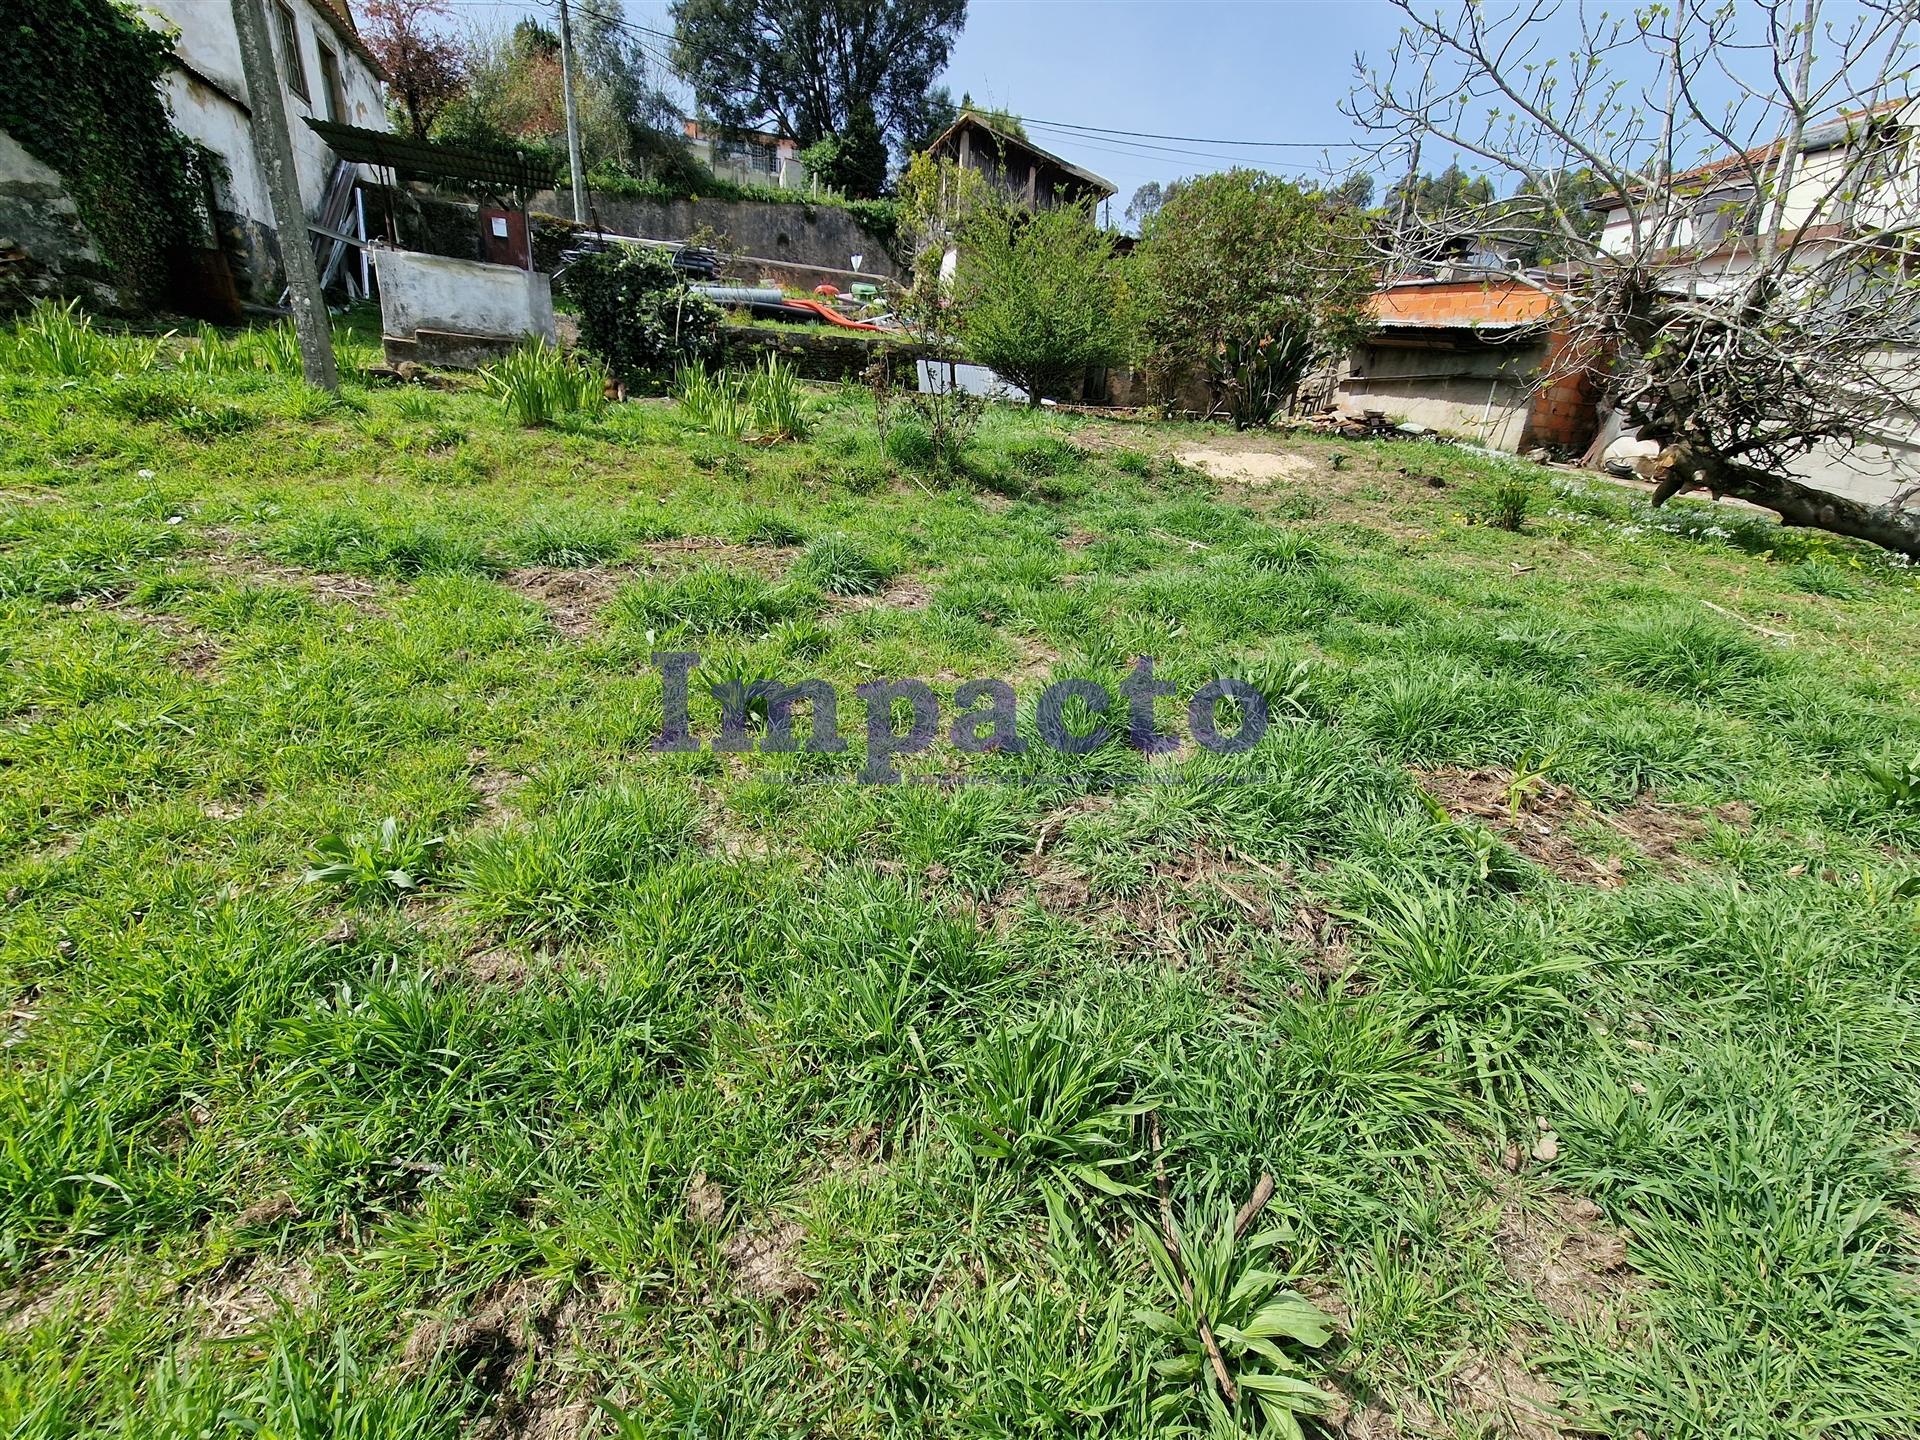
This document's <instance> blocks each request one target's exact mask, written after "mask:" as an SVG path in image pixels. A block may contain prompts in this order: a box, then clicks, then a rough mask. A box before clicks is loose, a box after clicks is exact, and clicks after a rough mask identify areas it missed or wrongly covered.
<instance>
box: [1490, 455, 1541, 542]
mask: <svg viewBox="0 0 1920 1440" xmlns="http://www.w3.org/2000/svg"><path fill="white" fill-rule="evenodd" d="M1539 504H1540V497H1539V493H1538V491H1537V490H1536V489H1535V488H1534V484H1533V481H1532V480H1530V479H1528V478H1527V477H1526V476H1524V475H1515V474H1511V473H1508V472H1505V471H1502V472H1501V473H1500V474H1499V475H1497V476H1496V477H1495V478H1494V479H1493V481H1492V482H1491V483H1490V484H1489V485H1488V486H1487V487H1486V490H1485V492H1484V494H1483V495H1482V497H1481V507H1482V508H1481V515H1482V516H1483V518H1484V519H1485V520H1486V522H1487V524H1489V525H1491V526H1493V527H1494V528H1495V529H1496V530H1506V531H1510V532H1511V533H1513V534H1516V535H1517V534H1519V533H1520V532H1521V531H1522V530H1524V529H1526V528H1527V518H1528V517H1529V516H1530V515H1532V514H1533V513H1534V511H1535V510H1537V509H1538V508H1539Z"/></svg>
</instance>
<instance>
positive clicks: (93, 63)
mask: <svg viewBox="0 0 1920 1440" xmlns="http://www.w3.org/2000/svg"><path fill="white" fill-rule="evenodd" d="M5 10H6V18H5V19H4V20H0V130H5V131H6V132H7V133H8V134H9V135H11V136H13V138H14V139H15V140H17V141H19V142H20V144H21V145H22V146H24V147H25V148H26V150H27V151H28V153H29V154H31V155H33V156H34V157H35V158H36V159H38V160H40V161H41V162H43V163H44V164H46V165H48V166H50V167H51V168H52V169H54V170H56V171H58V172H59V174H60V175H61V177H62V178H63V179H64V180H65V181H66V182H67V188H68V191H69V192H70V193H71V194H72V196H73V199H74V203H75V204H76V205H77V206H78V207H79V211H80V218H81V219H82V220H83V221H85V222H86V226H87V229H88V230H89V231H91V232H92V234H93V236H94V239H95V240H96V241H97V242H98V243H99V245H100V248H101V250H102V252H103V258H104V259H105V260H106V261H107V263H108V264H109V265H110V266H112V267H113V269H114V271H115V273H116V274H117V275H118V276H119V278H120V279H121V281H122V282H123V283H124V284H125V285H126V286H127V287H128V288H130V289H131V290H132V291H133V292H134V294H135V295H137V296H138V297H139V298H141V299H142V300H145V301H149V302H152V301H157V300H159V299H160V298H162V297H163V296H164V295H165V294H166V292H167V286H168V278H169V268H170V267H169V257H170V255H171V253H172V252H173V250H174V249H175V247H177V246H178V245H180V244H182V243H186V242H187V241H188V240H189V239H190V237H191V236H193V235H194V234H195V233H196V232H197V230H198V228H199V225H200V224H201V221H202V218H203V207H202V205H201V202H200V188H199V186H198V185H197V184H196V183H195V182H194V179H193V176H194V164H195V160H196V151H195V147H194V146H193V145H192V144H191V143H190V142H189V141H188V140H187V139H186V137H185V136H183V135H181V134H180V132H179V131H177V130H176V129H174V127H173V118H172V116H171V115H169V114H168V111H167V106H166V102H165V101H164V100H163V99H162V98H161V92H160V81H161V79H162V77H163V76H164V75H165V74H166V72H167V68H168V64H169V55H170V53H171V51H172V45H171V43H170V41H169V40H168V38H167V37H166V36H165V35H163V34H161V33H160V32H158V31H156V30H154V29H152V28H151V27H150V26H148V25H146V24H145V23H143V22H142V21H141V20H140V19H138V18H137V16H136V15H135V14H134V11H133V8H132V7H131V6H128V5H122V4H118V3H115V0H32V3H31V4H26V3H21V4H8V5H7V6H6V7H5Z"/></svg>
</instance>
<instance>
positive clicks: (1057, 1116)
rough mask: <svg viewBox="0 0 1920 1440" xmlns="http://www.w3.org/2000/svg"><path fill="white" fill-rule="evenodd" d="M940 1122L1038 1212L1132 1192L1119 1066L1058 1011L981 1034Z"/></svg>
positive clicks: (1079, 1022) (1133, 1156)
mask: <svg viewBox="0 0 1920 1440" xmlns="http://www.w3.org/2000/svg"><path fill="white" fill-rule="evenodd" d="M953 1106H954V1108H953V1110H952V1112H951V1113H950V1115H949V1117H948V1118H949V1122H950V1123H951V1124H952V1125H953V1127H954V1129H955V1131H956V1133H957V1134H958V1135H959V1136H960V1138H961V1140H962V1141H963V1143H964V1144H965V1145H966V1146H967V1147H968V1148H969V1149H970V1150H972V1152H973V1153H974V1154H975V1155H976V1156H978V1157H979V1158H981V1159H982V1160H985V1161H987V1162H988V1163H990V1164H994V1165H1001V1166H1005V1167H1006V1168H1008V1169H1009V1170H1011V1171H1013V1172H1014V1173H1016V1174H1019V1175H1022V1176H1024V1177H1025V1178H1027V1179H1028V1180H1029V1181H1030V1182H1031V1183H1032V1184H1033V1185H1034V1186H1035V1187H1036V1188H1037V1189H1038V1191H1039V1193H1040V1195H1041V1197H1042V1198H1043V1199H1044V1200H1045V1202H1046V1204H1047V1206H1048V1208H1049V1209H1050V1210H1053V1211H1055V1212H1057V1213H1060V1214H1063V1215H1064V1214H1066V1213H1068V1212H1069V1210H1077V1211H1085V1210H1087V1209H1090V1208H1091V1207H1093V1206H1094V1205H1096V1204H1098V1203H1099V1201H1100V1200H1101V1199H1102V1198H1103V1197H1104V1198H1107V1199H1116V1198H1120V1197H1123V1196H1130V1195H1136V1194H1139V1193H1140V1187H1139V1185H1138V1183H1137V1176H1136V1175H1134V1174H1133V1173H1132V1172H1133V1169H1134V1166H1135V1164H1136V1162H1137V1161H1138V1160H1139V1158H1140V1147H1139V1146H1138V1145H1136V1144H1135V1143H1134V1136H1133V1130H1134V1117H1135V1116H1137V1115H1144V1114H1145V1113H1146V1112H1147V1111H1149V1110H1151V1109H1152V1108H1153V1106H1154V1102H1153V1101H1152V1100H1151V1099H1141V1098H1138V1097H1136V1096H1134V1095H1133V1094H1132V1086H1131V1084H1130V1083H1129V1080H1128V1077H1127V1074H1126V1071H1125V1069H1124V1067H1123V1066H1122V1065H1121V1064H1120V1063H1119V1061H1118V1060H1117V1059H1116V1058H1115V1056H1114V1055H1113V1054H1112V1053H1111V1051H1110V1049H1109V1047H1108V1045H1107V1044H1106V1043H1105V1040H1104V1037H1100V1036H1097V1035H1095V1034H1093V1033H1092V1031H1091V1029H1090V1027H1089V1025H1088V1023H1087V1020H1086V1017H1085V1016H1084V1015H1076V1014H1074V1013H1072V1012H1068V1011H1061V1012H1057V1013H1055V1014H1052V1015H1049V1016H1046V1017H1045V1018H1043V1019H1041V1020H1039V1021H1037V1022H1035V1023H1033V1024H1031V1025H1028V1026H1025V1027H1023V1028H1020V1029H1017V1030H1002V1031H998V1032H996V1033H994V1034H992V1035H989V1036H987V1037H986V1038H985V1039H984V1040H982V1041H981V1042H980V1043H979V1044H978V1045H977V1046H975V1047H974V1049H973V1051H972V1052H971V1053H970V1054H969V1055H968V1056H967V1058H966V1060H965V1062H964V1067H963V1071H962V1079H961V1082H960V1085H959V1087H958V1090H957V1093H956V1094H955V1096H954V1101H953Z"/></svg>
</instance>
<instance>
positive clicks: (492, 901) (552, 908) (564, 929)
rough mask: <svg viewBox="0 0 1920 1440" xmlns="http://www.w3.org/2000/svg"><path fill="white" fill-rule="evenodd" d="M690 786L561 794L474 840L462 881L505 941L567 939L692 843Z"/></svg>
mask: <svg viewBox="0 0 1920 1440" xmlns="http://www.w3.org/2000/svg"><path fill="white" fill-rule="evenodd" d="M694 821H695V815H694V809H693V802H692V801H691V799H690V798H689V797H688V796H687V795H686V794H684V793H683V792H680V791H675V790H669V789H667V788H665V787H661V786H632V785H620V786H613V787H609V788H606V789H601V790H594V791H590V792H588V793H587V794H584V795H577V796H572V797H569V798H567V799H564V800H562V801H560V802H559V803H558V804H556V805H555V806H554V807H553V809H552V810H550V811H549V812H548V813H546V814H545V815H542V816H539V817H538V818H536V819H534V820H533V821H531V822H529V823H528V824H526V825H523V826H519V827H516V828H515V829H513V830H508V831H504V832H500V833H497V834H491V835H484V836H481V837H479V838H478V839H476V840H473V841H470V842H469V843H468V844H467V845H466V847H465V848H464V851H463V853H462V854H461V856H460V862H459V866H458V870H457V872H456V884H457V886H458V889H459V891H460V894H461V896H462V898H463V900H464V901H465V903H466V905H467V907H468V909H469V910H470V911H471V912H472V913H473V915H474V917H475V918H476V919H477V920H479V921H480V923H481V924H483V925H486V926H488V927H489V928H491V929H493V930H495V931H496V932H498V933H499V934H500V935H501V936H502V937H503V938H507V939H512V940H521V941H526V942H530V943H538V944H549V945H557V944H560V943H562V942H564V941H567V940H571V939H575V938H577V937H579V936H581V935H584V934H586V933H588V932H589V931H591V930H593V929H595V928H596V927H598V926H600V925H602V924H603V923H605V921H606V919H607V917H608V916H609V915H610V914H611V913H612V912H613V910H614V908H615V906H616V903H617V901H618V899H619V896H620V893H621V891H622V889H623V887H625V886H627V885H628V884H630V883H632V882H633V881H634V880H635V879H637V878H638V877H639V876H640V875H641V874H642V873H644V872H645V871H646V870H648V869H649V868H651V867H652V866H654V865H657V864H659V863H661V862H662V861H665V860H669V859H671V858H673V857H674V856H676V855H678V854H680V853H681V851H682V850H684V849H685V848H686V846H687V845H688V844H689V843H690V842H691V841H692V839H693V833H694Z"/></svg>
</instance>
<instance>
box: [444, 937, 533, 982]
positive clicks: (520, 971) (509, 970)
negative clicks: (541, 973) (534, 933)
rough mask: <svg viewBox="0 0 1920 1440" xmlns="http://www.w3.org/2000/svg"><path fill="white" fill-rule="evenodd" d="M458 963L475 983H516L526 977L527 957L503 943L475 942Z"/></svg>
mask: <svg viewBox="0 0 1920 1440" xmlns="http://www.w3.org/2000/svg"><path fill="white" fill-rule="evenodd" d="M460 963H461V965H462V966H463V967H464V968H465V970H466V972H467V977H468V978H469V979H470V980H472V981H473V983H474V984H476V985H518V984H519V983H520V982H521V981H523V980H525V979H526V978H527V957H526V956H524V955H522V954H521V953H520V952H519V951H517V950H513V949H510V948H508V947H507V946H505V945H488V944H485V943H484V942H480V943H476V944H475V945H474V946H473V947H472V948H470V949H468V950H467V951H466V952H465V953H464V954H462V955H461V957H460Z"/></svg>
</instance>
